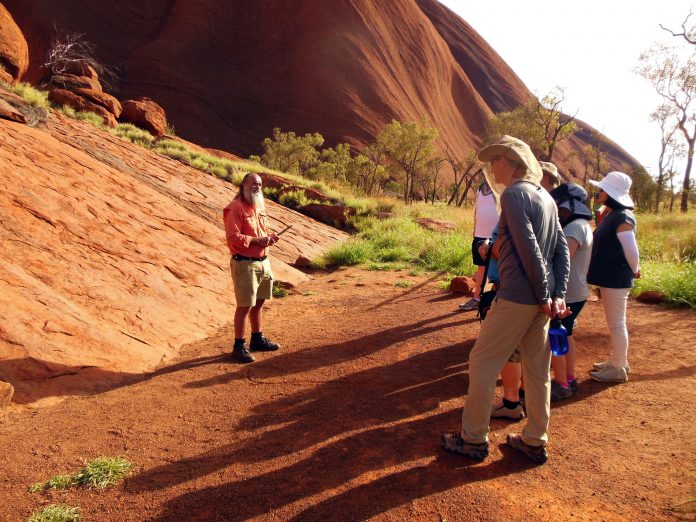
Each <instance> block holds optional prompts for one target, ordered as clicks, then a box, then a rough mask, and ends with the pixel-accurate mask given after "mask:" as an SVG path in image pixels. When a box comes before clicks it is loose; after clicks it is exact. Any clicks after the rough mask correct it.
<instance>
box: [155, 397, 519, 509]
mask: <svg viewBox="0 0 696 522" xmlns="http://www.w3.org/2000/svg"><path fill="white" fill-rule="evenodd" d="M459 414H460V410H459V409H458V408H457V409H454V410H451V411H448V412H444V413H440V414H437V415H433V416H430V417H426V418H422V419H418V420H414V421H407V422H403V423H400V424H397V425H394V426H389V427H380V428H373V429H370V430H367V431H363V432H361V433H358V434H356V435H353V436H349V437H346V438H343V439H339V440H337V441H335V442H332V443H330V444H327V445H325V446H323V447H321V448H320V449H318V450H317V451H315V452H314V453H312V454H311V455H310V456H309V457H307V458H305V459H303V460H301V461H299V462H296V463H294V464H291V465H289V466H286V467H284V468H281V469H278V470H274V471H271V472H268V473H264V474H261V475H258V476H254V477H251V478H247V479H243V480H239V481H236V482H230V483H228V484H222V485H218V486H212V487H207V488H203V489H200V490H196V491H193V492H190V493H186V494H184V495H181V496H179V497H177V498H174V499H172V500H171V501H169V502H167V503H166V504H165V506H164V511H163V513H162V514H161V515H160V516H158V517H156V518H155V519H154V520H157V521H165V520H179V517H180V516H181V514H182V513H187V514H189V516H191V515H190V514H193V515H192V516H191V518H189V520H246V519H249V518H253V517H256V516H260V515H263V514H264V513H268V512H270V511H272V510H273V509H277V508H281V507H283V506H285V505H288V504H291V503H293V502H296V501H299V500H302V499H304V498H308V497H310V496H313V495H316V494H319V493H322V492H326V491H329V490H332V489H334V488H340V487H341V486H342V485H344V484H346V483H348V482H349V481H351V480H352V479H354V478H356V477H358V476H360V475H363V474H365V473H374V474H376V475H377V477H376V478H375V480H374V481H370V482H369V483H367V484H363V485H360V486H357V487H355V488H353V489H348V490H347V491H342V492H340V493H339V494H337V495H336V496H334V497H331V498H329V499H327V500H325V501H323V502H321V503H319V504H318V505H316V506H313V507H311V508H309V509H308V510H306V511H305V512H303V513H302V514H301V515H298V516H297V517H296V520H336V519H338V520H362V519H365V518H368V517H370V516H374V515H376V514H379V513H382V512H384V511H386V510H388V509H390V508H392V507H396V506H398V505H401V504H403V503H406V502H409V501H411V500H413V499H416V498H420V497H423V496H427V495H430V494H432V493H436V492H440V491H445V490H449V489H452V488H456V487H458V486H461V485H463V484H467V483H473V482H477V481H480V480H489V479H491V478H495V477H500V476H504V475H508V474H511V473H516V472H519V471H521V470H524V469H528V468H529V467H530V463H529V462H528V461H527V460H525V459H521V458H519V456H515V457H512V456H510V457H509V458H507V456H506V458H504V459H503V460H502V461H493V462H491V463H490V464H485V463H484V464H482V465H474V463H473V462H471V461H469V460H468V459H465V458H462V457H459V456H455V455H449V454H445V453H444V452H442V450H439V449H438V448H437V447H438V440H439V432H440V431H441V430H442V429H443V427H446V426H453V425H455V424H456V423H457V420H458V418H459ZM278 443H280V441H278ZM428 457H434V460H432V461H431V462H430V463H428V464H427V465H418V466H415V467H411V468H409V469H405V470H403V469H402V470H399V471H395V472H392V473H389V474H386V475H383V476H379V475H380V474H382V473H380V472H381V471H382V470H384V469H388V468H389V467H390V466H398V465H400V464H402V465H403V464H407V463H409V462H412V461H414V460H417V459H422V458H428Z"/></svg>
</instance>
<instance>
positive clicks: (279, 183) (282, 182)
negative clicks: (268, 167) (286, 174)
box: [259, 172, 292, 189]
mask: <svg viewBox="0 0 696 522" xmlns="http://www.w3.org/2000/svg"><path fill="white" fill-rule="evenodd" d="M259 177H260V178H261V181H262V182H263V186H264V187H266V188H274V189H282V188H283V187H287V186H288V185H292V181H290V180H289V179H287V178H283V177H281V176H276V175H275V174H270V173H268V172H259Z"/></svg>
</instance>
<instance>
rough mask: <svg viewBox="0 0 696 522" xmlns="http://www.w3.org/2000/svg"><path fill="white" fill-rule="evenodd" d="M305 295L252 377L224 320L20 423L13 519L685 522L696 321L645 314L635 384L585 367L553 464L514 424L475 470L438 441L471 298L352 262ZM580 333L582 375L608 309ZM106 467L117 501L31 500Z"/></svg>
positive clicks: (593, 314)
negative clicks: (678, 511) (33, 488)
mask: <svg viewBox="0 0 696 522" xmlns="http://www.w3.org/2000/svg"><path fill="white" fill-rule="evenodd" d="M403 279H408V280H410V281H413V282H414V283H415V286H413V287H412V288H410V289H401V288H397V287H395V286H394V283H395V282H396V281H398V280H403ZM302 292H303V293H301V294H298V295H293V296H291V297H288V298H285V299H282V300H277V301H273V303H272V305H271V306H270V309H269V311H268V313H267V318H268V320H267V327H266V333H267V334H268V335H269V337H272V338H273V339H275V340H278V341H279V342H281V343H282V344H283V349H282V350H281V351H280V352H277V353H276V354H262V355H260V356H259V361H258V362H257V363H255V364H253V365H248V366H239V365H236V364H232V363H230V362H229V361H228V360H227V358H226V357H225V355H224V354H225V352H226V351H227V350H228V349H229V345H230V336H231V331H230V329H229V328H224V329H222V330H220V331H219V332H218V334H217V335H216V336H214V337H212V338H209V339H207V340H206V341H205V342H202V343H199V344H196V345H192V346H188V347H186V348H185V349H184V351H183V353H182V356H181V358H180V359H179V361H178V362H177V363H175V364H173V365H170V366H167V367H163V368H161V369H160V370H159V371H158V372H156V374H154V375H150V376H147V377H146V378H144V379H141V380H139V381H138V382H134V383H131V384H130V385H127V386H123V387H121V388H118V389H115V390H112V391H109V392H107V393H102V394H98V395H94V396H90V397H74V398H70V399H68V400H66V401H64V402H62V403H61V404H58V405H55V406H51V407H47V408H43V409H40V410H36V411H26V412H21V413H13V414H11V415H10V416H9V417H8V419H7V420H6V421H5V422H4V423H3V424H0V445H2V447H3V448H4V449H3V454H2V457H0V459H2V466H3V473H2V474H1V476H0V519H2V520H12V521H16V520H23V519H24V518H25V517H26V516H28V515H29V514H30V513H31V512H32V510H35V509H38V508H40V507H41V506H44V505H46V504H48V503H67V504H70V505H74V506H79V507H80V508H81V510H82V513H83V517H84V518H83V520H87V521H112V520H113V521H117V520H118V521H125V520H127V521H142V520H152V521H155V520H156V521H160V520H243V519H252V518H258V519H261V520H360V519H369V518H372V517H374V518H376V519H379V520H394V521H402V520H434V521H441V520H551V519H555V520H569V519H573V520H593V521H594V520H670V519H672V515H670V514H669V512H668V511H667V510H666V508H668V507H669V506H673V505H675V504H677V503H679V502H683V501H686V500H689V499H693V498H694V497H696V466H695V464H696V459H695V458H694V456H693V448H694V436H695V435H696V429H695V428H694V420H693V414H692V413H691V412H693V409H694V406H693V405H694V404H696V353H695V351H694V347H695V346H696V328H695V327H696V313H694V312H687V311H669V310H663V309H660V308H657V307H654V306H648V305H641V304H639V303H635V302H632V303H631V305H630V311H629V323H630V325H629V328H630V334H631V340H632V346H631V370H632V372H631V376H630V377H631V380H630V382H629V383H628V384H625V385H616V386H607V385H602V384H600V383H594V382H592V381H590V380H588V378H587V374H586V373H585V372H584V371H583V372H582V373H581V375H580V379H581V385H580V390H579V392H578V393H577V394H576V395H574V397H573V398H572V399H570V400H568V401H566V402H563V403H559V404H558V406H556V405H555V404H554V407H553V411H552V418H551V431H550V443H549V451H550V459H549V462H548V463H547V464H546V465H544V466H541V467H534V466H532V465H531V464H530V463H528V461H526V460H525V459H524V458H522V457H520V456H519V455H518V454H516V453H514V452H513V451H512V450H510V449H509V448H508V447H507V446H506V445H505V444H503V442H504V440H505V436H506V434H507V433H508V432H509V431H518V430H519V428H520V426H519V425H515V424H514V423H512V425H511V423H509V422H505V421H494V422H493V423H492V433H491V441H492V445H491V450H492V451H491V456H490V457H489V458H488V459H487V460H486V461H484V462H483V463H476V464H475V463H471V462H469V461H467V460H466V459H464V458H461V457H458V456H455V455H450V454H447V453H445V452H443V451H441V450H440V449H439V448H438V436H439V433H440V432H441V431H451V430H455V429H457V427H458V425H459V422H460V415H461V406H462V404H463V394H464V393H465V391H466V386H467V371H468V365H467V357H468V353H469V351H470V349H471V348H472V346H473V344H474V340H475V338H476V335H477V332H478V329H479V324H478V320H477V319H476V318H475V317H474V314H473V313H462V312H459V311H457V309H456V307H457V304H458V303H459V302H460V301H461V300H462V299H461V298H457V297H452V296H451V295H450V294H447V293H445V292H443V291H442V290H440V289H439V288H438V285H437V280H436V279H431V278H428V277H427V276H420V277H413V276H409V275H408V274H406V273H405V272H403V273H399V272H396V273H395V272H366V271H360V270H355V269H349V270H340V271H338V272H334V273H333V274H329V275H322V276H319V277H317V278H316V279H314V280H313V281H311V282H310V283H308V284H307V285H306V286H303V288H302ZM576 336H577V337H576V339H577V342H578V345H579V347H580V350H581V353H580V356H579V363H580V364H579V367H580V368H581V369H586V368H588V367H589V366H590V365H591V362H592V361H594V360H598V359H599V358H600V357H601V356H602V355H603V354H605V353H606V352H607V351H608V338H607V333H606V330H605V326H604V320H603V315H602V311H601V307H600V305H598V304H597V303H590V304H589V305H588V306H587V307H586V309H585V311H583V317H582V320H581V326H580V327H579V328H578V330H577V331H576ZM579 373H580V372H579ZM498 391H499V392H500V388H499V389H498ZM100 455H108V456H116V455H124V456H126V457H128V458H129V459H131V460H132V461H133V462H134V463H135V464H136V466H137V469H136V470H135V472H134V474H133V475H132V477H131V478H130V479H128V480H126V481H125V482H124V483H123V484H121V485H119V486H117V487H114V488H112V489H109V490H106V491H88V490H77V491H74V490H73V491H67V492H47V493H33V494H31V493H28V492H27V487H28V486H29V485H30V484H32V483H35V482H37V481H43V480H46V479H48V478H50V477H53V476H55V475H57V474H61V473H68V472H72V471H75V470H77V469H78V468H79V467H80V465H81V463H82V461H83V460H85V459H91V458H94V457H96V456H100Z"/></svg>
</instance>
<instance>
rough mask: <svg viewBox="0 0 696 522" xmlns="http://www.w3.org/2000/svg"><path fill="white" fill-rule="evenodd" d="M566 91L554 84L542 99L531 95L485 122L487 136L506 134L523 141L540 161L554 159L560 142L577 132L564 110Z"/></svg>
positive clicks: (573, 119)
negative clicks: (523, 102)
mask: <svg viewBox="0 0 696 522" xmlns="http://www.w3.org/2000/svg"><path fill="white" fill-rule="evenodd" d="M564 101H565V92H564V90H563V89H562V88H561V87H555V88H554V89H552V90H551V91H550V92H549V93H548V94H546V95H545V96H543V97H542V98H541V99H539V98H536V97H534V98H532V99H530V100H529V101H528V102H526V103H525V104H523V105H521V106H519V107H517V108H516V109H515V110H513V111H510V112H500V113H498V114H496V115H494V116H493V117H492V118H491V119H490V120H489V122H488V133H487V134H488V139H489V141H493V140H495V139H497V138H499V137H500V136H502V135H504V134H507V135H510V136H514V137H516V138H519V139H521V140H522V141H524V142H526V143H527V144H528V145H529V146H530V147H531V149H532V151H533V152H534V154H535V155H536V156H537V158H539V159H540V160H542V161H553V153H554V151H555V149H556V146H557V145H558V143H560V142H561V141H563V140H565V139H567V138H570V136H572V135H573V134H574V133H575V132H576V131H577V124H576V123H575V117H576V116H577V112H576V113H575V114H574V115H573V116H568V115H567V114H565V113H564V112H563V107H562V105H563V102H564Z"/></svg>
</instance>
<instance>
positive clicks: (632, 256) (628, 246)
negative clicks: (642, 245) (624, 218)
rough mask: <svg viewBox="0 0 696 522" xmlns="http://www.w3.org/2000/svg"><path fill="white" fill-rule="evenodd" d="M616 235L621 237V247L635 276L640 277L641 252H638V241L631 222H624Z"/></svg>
mask: <svg viewBox="0 0 696 522" xmlns="http://www.w3.org/2000/svg"><path fill="white" fill-rule="evenodd" d="M616 237H617V238H619V242H620V243H621V247H622V248H623V253H624V257H625V258H626V261H627V262H628V266H629V267H630V268H631V272H633V275H634V277H636V278H639V277H640V253H639V252H638V243H637V242H636V233H635V230H633V227H632V226H631V225H630V224H629V223H622V224H621V225H619V227H618V228H617V229H616Z"/></svg>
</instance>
